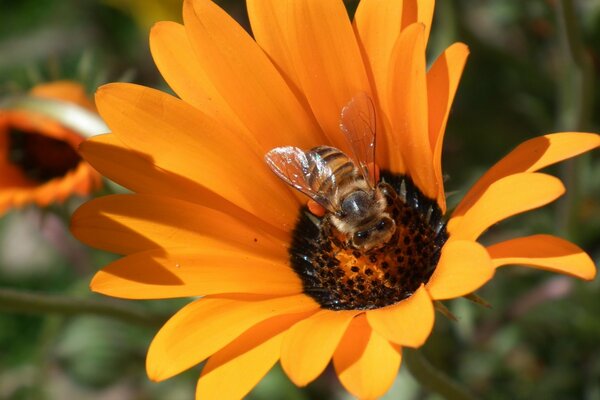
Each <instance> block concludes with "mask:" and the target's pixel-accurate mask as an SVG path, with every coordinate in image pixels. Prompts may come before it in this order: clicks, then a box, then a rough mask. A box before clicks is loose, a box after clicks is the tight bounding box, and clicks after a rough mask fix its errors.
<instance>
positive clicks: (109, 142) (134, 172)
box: [80, 134, 266, 226]
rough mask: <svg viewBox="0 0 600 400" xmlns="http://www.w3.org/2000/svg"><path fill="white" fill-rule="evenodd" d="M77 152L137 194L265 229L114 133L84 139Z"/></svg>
mask: <svg viewBox="0 0 600 400" xmlns="http://www.w3.org/2000/svg"><path fill="white" fill-rule="evenodd" d="M80 152H81V153H82V154H83V156H84V157H85V159H86V161H88V162H89V163H90V164H92V165H93V166H94V168H96V169H97V170H98V171H100V172H102V174H103V175H104V176H106V177H107V178H109V179H111V180H113V181H115V182H119V184H121V185H123V186H124V187H126V188H127V189H130V190H132V191H134V192H136V193H141V194H155V195H165V194H168V195H169V197H174V198H177V199H181V200H185V201H189V202H192V203H197V204H200V205H203V206H205V207H209V208H214V209H217V210H221V211H222V212H223V213H225V214H227V215H232V216H236V217H237V218H238V219H240V220H244V221H247V223H248V224H250V225H252V226H266V224H265V223H264V221H263V220H261V218H260V217H258V216H256V215H254V214H251V213H249V212H247V211H244V210H242V209H241V208H239V207H237V206H236V205H234V204H232V203H230V202H229V201H228V200H226V199H224V198H223V197H221V196H219V195H218V194H216V193H214V192H211V191H210V190H208V189H207V188H205V187H202V186H200V185H199V184H198V183H197V182H194V181H191V180H189V179H187V178H185V177H183V176H180V175H176V174H174V173H172V172H167V171H165V170H164V169H161V168H157V167H156V166H155V165H154V161H153V158H152V156H151V155H149V154H144V153H141V152H139V151H137V150H133V149H131V148H129V147H127V146H126V145H125V144H124V143H123V142H121V141H120V140H119V138H117V137H116V135H114V134H108V135H98V136H94V137H93V138H91V139H88V140H86V141H85V142H83V143H82V144H81V146H80ZM115 160H118V162H115Z"/></svg>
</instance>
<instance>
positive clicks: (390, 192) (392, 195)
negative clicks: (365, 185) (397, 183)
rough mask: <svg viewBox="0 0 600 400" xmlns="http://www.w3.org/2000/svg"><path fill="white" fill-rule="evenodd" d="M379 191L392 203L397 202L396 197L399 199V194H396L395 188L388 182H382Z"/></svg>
mask: <svg viewBox="0 0 600 400" xmlns="http://www.w3.org/2000/svg"><path fill="white" fill-rule="evenodd" d="M378 187H379V190H381V193H382V194H383V195H384V196H385V197H386V198H387V199H388V200H391V201H394V200H396V197H398V194H397V193H396V191H395V190H394V188H393V187H392V186H391V185H390V184H389V183H386V182H380V183H379V185H378Z"/></svg>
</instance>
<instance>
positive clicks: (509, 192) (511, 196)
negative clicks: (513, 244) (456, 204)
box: [448, 172, 565, 240]
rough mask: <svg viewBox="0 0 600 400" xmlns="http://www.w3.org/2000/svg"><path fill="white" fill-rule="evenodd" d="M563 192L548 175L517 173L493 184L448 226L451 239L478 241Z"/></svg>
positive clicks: (560, 185) (559, 182)
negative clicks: (495, 227)
mask: <svg viewBox="0 0 600 400" xmlns="http://www.w3.org/2000/svg"><path fill="white" fill-rule="evenodd" d="M564 192H565V187H564V186H563V184H562V182H561V181H560V180H559V179H557V178H555V177H553V176H550V175H546V174H540V173H528V172H525V173H520V174H514V175H509V176H506V177H504V178H502V179H500V180H498V181H496V182H494V183H492V184H491V185H490V186H489V187H488V188H487V190H486V191H485V192H484V193H483V194H482V195H481V196H480V197H479V198H478V199H477V202H476V203H475V204H473V205H471V206H470V207H469V209H468V211H467V213H466V214H465V215H464V216H462V217H460V220H458V222H456V221H453V219H454V217H452V219H451V220H450V223H449V224H448V231H449V232H450V236H451V237H452V238H453V239H467V240H475V239H477V238H478V237H479V236H480V235H481V234H482V233H483V232H484V231H485V230H486V229H488V228H489V227H490V226H492V225H493V224H495V223H497V222H499V221H502V220H504V219H506V218H508V217H510V216H513V215H515V214H519V213H522V212H524V211H528V210H532V209H534V208H538V207H541V206H544V205H546V204H548V203H550V202H552V201H554V200H556V199H557V198H558V197H560V196H561V195H562V194H563V193H564Z"/></svg>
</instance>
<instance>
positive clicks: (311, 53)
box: [250, 0, 371, 150]
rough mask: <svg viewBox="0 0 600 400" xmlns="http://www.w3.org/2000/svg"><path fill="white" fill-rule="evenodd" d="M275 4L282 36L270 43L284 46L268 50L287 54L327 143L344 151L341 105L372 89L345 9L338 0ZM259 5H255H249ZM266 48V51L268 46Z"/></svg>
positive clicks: (263, 21)
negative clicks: (340, 124)
mask: <svg viewBox="0 0 600 400" xmlns="http://www.w3.org/2000/svg"><path fill="white" fill-rule="evenodd" d="M278 3H281V4H277V6H278V7H280V9H279V11H278V12H276V13H272V15H273V17H274V18H279V19H280V20H278V21H275V25H276V26H279V27H280V29H281V30H282V33H283V35H282V38H281V39H282V41H278V42H273V41H272V42H271V43H269V45H270V46H271V47H272V46H276V45H280V46H284V50H279V49H278V50H276V51H274V52H273V54H274V55H275V56H277V55H278V54H282V53H287V54H289V59H290V60H291V62H292V65H293V68H294V71H295V76H296V77H297V80H298V87H299V88H300V89H301V92H302V93H303V94H304V95H305V96H306V98H307V100H308V103H309V104H310V107H311V109H312V112H313V113H314V115H315V116H316V119H317V121H318V122H319V124H320V126H321V128H322V130H323V132H324V133H325V135H326V136H327V138H328V139H329V143H330V144H332V145H333V146H335V147H339V148H341V149H343V150H346V149H348V146H347V142H346V139H345V138H343V135H342V132H341V131H340V128H339V123H340V113H341V111H342V108H343V107H344V106H345V105H346V104H347V103H348V102H349V101H350V100H351V99H352V98H353V97H354V96H356V95H357V94H358V93H359V92H366V93H368V94H370V93H371V89H370V85H369V81H368V78H367V74H366V70H365V66H364V64H363V61H362V58H361V55H360V51H359V48H358V45H357V43H356V38H355V36H354V33H353V31H352V26H351V24H350V20H349V18H348V14H347V12H346V8H345V7H344V4H343V2H342V1H339V0H331V1H289V0H282V1H280V2H278ZM258 6H259V4H258V3H257V4H255V6H254V9H255V8H257V7H258ZM262 6H264V4H263V5H261V7H262ZM252 9H253V7H251V8H250V10H252ZM259 23H265V24H270V23H271V22H270V21H265V20H259V19H255V23H254V25H255V26H256V25H257V24H259ZM259 30H260V29H259ZM265 47H266V49H267V51H269V48H270V47H269V46H268V45H265ZM276 62H277V60H276ZM284 65H285V64H284V63H282V64H281V67H283V66H284ZM288 75H290V74H288Z"/></svg>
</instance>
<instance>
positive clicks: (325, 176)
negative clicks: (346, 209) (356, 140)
mask: <svg viewBox="0 0 600 400" xmlns="http://www.w3.org/2000/svg"><path fill="white" fill-rule="evenodd" d="M308 161H309V173H308V184H309V185H310V187H311V188H312V189H313V190H315V191H316V192H318V193H321V194H322V195H324V196H326V197H328V198H330V199H332V198H335V197H336V195H337V194H338V192H339V191H342V192H343V191H345V190H343V188H346V187H349V186H355V185H354V184H355V183H356V182H357V181H361V180H362V181H364V178H363V176H362V174H360V173H359V171H358V170H357V167H356V166H355V164H354V162H353V161H352V160H351V159H350V157H348V156H347V155H346V154H344V153H343V152H342V151H341V150H338V149H336V148H335V147H330V146H318V147H315V148H313V149H311V150H310V151H309V152H308Z"/></svg>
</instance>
